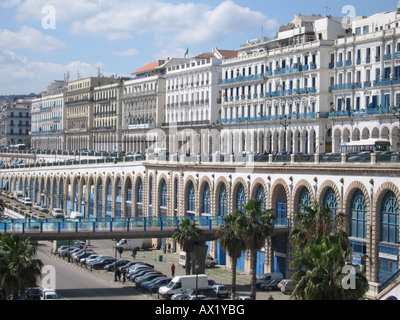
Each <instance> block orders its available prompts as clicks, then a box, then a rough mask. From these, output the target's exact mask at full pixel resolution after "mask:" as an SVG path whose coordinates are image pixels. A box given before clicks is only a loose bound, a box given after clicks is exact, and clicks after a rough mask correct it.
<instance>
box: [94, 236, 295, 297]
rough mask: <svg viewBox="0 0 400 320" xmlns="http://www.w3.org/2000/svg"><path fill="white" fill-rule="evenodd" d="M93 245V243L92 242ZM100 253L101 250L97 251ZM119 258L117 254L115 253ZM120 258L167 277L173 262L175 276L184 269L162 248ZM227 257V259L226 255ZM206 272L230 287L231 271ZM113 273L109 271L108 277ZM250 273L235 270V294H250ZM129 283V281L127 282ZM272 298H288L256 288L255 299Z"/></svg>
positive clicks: (177, 259) (129, 253)
mask: <svg viewBox="0 0 400 320" xmlns="http://www.w3.org/2000/svg"><path fill="white" fill-rule="evenodd" d="M94 246H95V243H94ZM106 251H107V252H104V254H107V255H111V256H114V252H113V251H112V249H111V248H110V250H106ZM99 253H101V252H99ZM117 256H118V258H119V254H118V255H117ZM121 259H126V260H132V261H141V262H147V263H150V264H152V265H154V268H155V269H156V270H159V271H161V272H162V273H163V274H165V275H166V276H168V277H171V265H172V263H174V264H175V266H176V268H175V276H179V275H185V269H184V268H183V267H181V266H180V265H179V254H178V253H164V252H163V251H162V250H150V251H139V252H138V253H137V254H136V259H135V260H133V258H132V257H131V252H130V251H125V252H123V253H122V256H121ZM227 259H229V258H228V257H227ZM206 274H207V275H208V278H209V279H211V280H215V281H216V282H217V283H220V284H224V285H226V286H227V288H228V289H229V290H230V289H231V284H232V271H231V270H228V269H226V268H225V266H217V267H215V268H207V269H206ZM111 277H113V274H112V273H110V278H111ZM250 279H251V278H250V275H247V274H244V273H242V272H240V271H237V275H236V292H237V295H249V294H250ZM128 283H129V282H128ZM121 285H122V283H121ZM271 296H272V298H273V299H274V300H290V296H289V295H284V294H283V293H281V292H280V291H264V290H261V289H258V290H257V295H256V299H257V300H268V298H270V297H271Z"/></svg>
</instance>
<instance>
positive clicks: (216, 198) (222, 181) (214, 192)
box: [211, 177, 232, 216]
mask: <svg viewBox="0 0 400 320" xmlns="http://www.w3.org/2000/svg"><path fill="white" fill-rule="evenodd" d="M222 185H225V188H226V194H227V197H228V199H227V200H228V208H227V211H228V213H229V212H231V210H232V209H231V208H232V207H231V206H230V205H231V201H230V194H231V190H230V183H229V182H228V181H227V180H226V178H225V177H219V178H218V179H217V181H216V182H215V186H214V190H212V191H211V192H212V200H211V206H212V210H211V211H212V212H214V213H215V215H216V216H218V204H219V193H220V191H221V187H222Z"/></svg>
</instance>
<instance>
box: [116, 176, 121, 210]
mask: <svg viewBox="0 0 400 320" xmlns="http://www.w3.org/2000/svg"><path fill="white" fill-rule="evenodd" d="M115 192H116V194H115V217H121V202H122V197H121V179H120V178H118V180H117V186H116V190H115Z"/></svg>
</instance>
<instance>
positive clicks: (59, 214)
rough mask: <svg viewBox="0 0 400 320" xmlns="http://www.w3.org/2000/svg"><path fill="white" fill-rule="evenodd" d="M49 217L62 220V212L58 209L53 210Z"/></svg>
mask: <svg viewBox="0 0 400 320" xmlns="http://www.w3.org/2000/svg"><path fill="white" fill-rule="evenodd" d="M51 215H52V216H53V217H54V218H64V210H63V209H60V208H55V209H53V210H52V211H51Z"/></svg>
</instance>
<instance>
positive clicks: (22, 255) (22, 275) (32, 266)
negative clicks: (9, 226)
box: [0, 233, 43, 299]
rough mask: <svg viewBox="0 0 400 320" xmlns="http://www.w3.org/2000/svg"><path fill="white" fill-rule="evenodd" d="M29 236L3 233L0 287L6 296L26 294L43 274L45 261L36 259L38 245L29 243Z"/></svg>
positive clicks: (0, 251)
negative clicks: (26, 290)
mask: <svg viewBox="0 0 400 320" xmlns="http://www.w3.org/2000/svg"><path fill="white" fill-rule="evenodd" d="M29 242H30V240H29V238H28V237H27V236H24V237H22V238H20V237H19V236H17V235H9V234H7V233H3V234H2V235H1V238H0V287H2V288H3V289H4V290H5V293H6V296H8V295H9V294H11V293H13V294H14V299H17V297H18V294H19V293H20V294H25V289H26V288H29V287H34V286H36V284H37V279H38V278H39V277H40V276H41V272H42V268H43V263H42V261H41V260H38V259H35V256H36V247H35V246H32V245H30V244H29Z"/></svg>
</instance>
